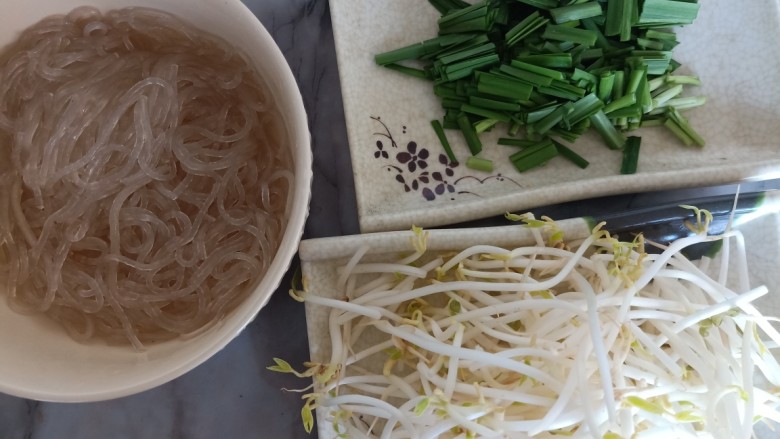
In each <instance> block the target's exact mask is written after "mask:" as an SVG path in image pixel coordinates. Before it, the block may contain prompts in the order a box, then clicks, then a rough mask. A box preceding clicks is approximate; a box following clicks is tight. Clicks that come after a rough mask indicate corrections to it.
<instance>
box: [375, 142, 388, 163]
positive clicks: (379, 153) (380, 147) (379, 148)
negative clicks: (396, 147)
mask: <svg viewBox="0 0 780 439" xmlns="http://www.w3.org/2000/svg"><path fill="white" fill-rule="evenodd" d="M384 148H385V144H384V143H382V141H381V140H377V141H376V151H374V158H375V159H378V158H379V157H382V158H383V159H388V158H390V156H389V155H388V154H387V151H385V149H384Z"/></svg>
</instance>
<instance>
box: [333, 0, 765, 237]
mask: <svg viewBox="0 0 780 439" xmlns="http://www.w3.org/2000/svg"><path fill="white" fill-rule="evenodd" d="M330 7H331V14H332V18H333V27H334V34H335V40H336V48H337V56H338V63H339V71H340V75H341V86H342V90H343V92H342V93H343V97H344V106H345V112H346V118H347V129H348V134H349V143H350V152H351V157H352V165H353V173H354V178H355V189H356V193H357V203H358V215H359V218H360V227H361V230H362V231H363V232H370V231H385V230H402V229H406V228H408V227H409V226H410V225H412V224H415V225H418V226H426V227H429V226H434V225H443V224H453V223H457V222H462V221H466V220H472V219H477V218H483V217H487V216H492V215H496V214H501V213H503V212H505V211H515V210H520V209H527V208H530V207H534V206H540V205H546V204H551V203H557V202H563V201H570V200H574V199H582V198H589V197H595V196H600V195H608V194H616V193H627V192H638V191H647V190H655V189H668V188H674V187H684V186H687V187H691V186H703V185H714V184H721V183H729V182H735V181H740V180H746V179H759V178H769V177H771V176H773V175H778V172H779V171H780V152H779V151H778V150H777V144H776V143H777V139H780V123H777V122H778V120H780V105H778V104H777V103H778V102H780V45H778V44H776V41H777V40H778V38H780V18H779V17H780V15H779V13H778V9H779V6H778V1H777V0H753V1H751V2H749V4H748V3H745V2H734V1H730V0H708V1H704V2H701V10H700V12H699V17H698V18H697V20H696V22H695V23H694V25H692V26H689V27H686V28H683V29H680V31H679V34H678V35H679V39H680V40H681V44H680V46H678V47H677V48H676V49H675V59H677V60H678V61H680V62H681V63H682V64H683V66H684V67H683V71H684V72H686V73H689V74H695V75H698V76H700V77H701V80H702V82H703V85H702V86H701V87H700V88H699V90H697V91H696V93H695V94H701V95H704V96H706V97H707V99H708V102H707V104H706V105H705V106H704V107H701V108H697V109H694V110H691V111H690V112H688V113H687V114H688V117H689V119H690V121H691V123H692V124H693V126H694V127H695V128H696V130H697V131H698V132H700V133H701V134H702V135H703V136H704V137H705V138H706V140H707V146H706V147H704V148H703V149H699V148H686V147H683V146H682V144H681V143H680V142H679V141H678V140H677V139H675V138H673V137H672V136H671V135H670V134H668V133H667V132H666V130H665V129H663V128H648V129H644V130H641V131H640V132H639V134H640V135H641V136H642V153H641V156H640V162H639V169H638V172H637V174H635V175H630V176H621V175H619V167H620V160H621V156H620V154H619V153H616V152H615V151H610V150H608V149H607V148H605V147H604V146H603V145H602V142H601V140H600V139H598V138H597V137H596V136H595V135H592V133H591V135H589V136H585V137H582V138H580V139H579V140H578V141H577V142H576V144H574V146H573V149H575V150H576V151H577V152H578V153H580V155H582V156H584V157H585V158H586V159H588V160H589V161H590V163H591V164H590V166H589V167H588V168H587V169H586V170H581V169H579V168H577V167H576V166H574V165H573V164H571V163H569V162H568V161H566V160H565V159H562V158H556V159H553V160H552V161H550V162H549V163H548V164H547V165H546V166H544V167H543V168H540V169H536V170H532V171H530V172H526V173H523V174H520V173H518V172H517V171H516V170H514V168H512V166H511V164H510V163H509V161H508V159H507V156H508V155H510V154H511V152H512V151H510V150H509V149H508V148H507V147H503V146H498V145H496V144H495V139H496V138H497V137H499V134H500V133H501V132H503V131H505V130H504V129H497V130H494V133H491V134H490V135H488V136H485V137H484V138H483V143H484V144H485V149H484V151H483V153H482V155H483V156H484V157H486V158H489V159H492V160H493V162H494V163H495V165H496V167H495V171H494V172H493V173H491V174H486V173H480V172H476V171H472V170H470V169H468V168H466V167H465V166H464V165H463V164H461V165H459V166H455V165H454V164H452V163H450V162H449V161H447V160H446V157H444V156H443V155H442V151H443V150H442V148H441V146H440V143H439V141H438V139H437V138H436V136H435V135H434V133H433V131H432V129H431V127H430V121H431V120H433V119H441V117H442V115H443V111H442V110H441V107H440V105H439V102H438V100H437V98H436V97H435V96H434V95H433V92H432V89H431V85H430V83H429V82H428V81H423V80H419V79H416V78H411V77H408V76H406V75H402V74H400V73H397V72H394V71H391V70H388V69H385V68H381V67H378V66H377V65H375V64H374V61H373V57H374V55H375V54H377V53H381V52H384V51H387V50H392V49H395V48H398V47H401V46H405V45H408V44H412V43H416V42H419V41H422V40H424V39H427V38H431V37H434V36H435V33H436V24H435V23H436V19H437V18H438V13H437V11H436V10H435V9H434V8H433V7H431V6H430V5H429V4H428V2H427V1H425V0H393V1H387V0H363V1H359V2H357V1H352V0H331V2H330ZM591 131H592V130H591ZM447 135H448V138H449V140H450V142H451V143H452V144H453V148H454V150H455V153H456V156H457V157H458V158H459V159H460V160H461V161H465V158H466V157H467V156H468V150H467V148H466V146H465V143H464V142H463V141H462V138H461V135H460V133H457V132H455V131H448V132H447Z"/></svg>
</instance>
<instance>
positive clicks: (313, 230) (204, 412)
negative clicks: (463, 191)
mask: <svg viewBox="0 0 780 439" xmlns="http://www.w3.org/2000/svg"><path fill="white" fill-rule="evenodd" d="M214 1H217V0H214ZM245 2H246V3H247V5H248V6H249V7H250V8H251V9H252V11H253V12H254V13H255V14H256V15H257V16H258V17H259V18H260V20H261V21H262V22H263V23H264V24H265V26H266V27H267V28H268V30H269V31H270V32H271V34H272V35H273V36H274V38H275V39H276V41H277V43H278V44H279V46H280V47H281V49H282V51H283V52H284V54H285V56H286V58H287V60H288V62H289V63H290V66H291V68H292V70H293V72H294V74H295V76H296V78H297V79H298V84H299V86H300V88H301V92H302V94H303V98H304V103H305V105H306V107H307V110H308V113H309V122H310V128H311V132H312V137H313V142H312V148H313V150H314V159H315V163H314V166H315V169H314V185H313V197H312V205H311V215H310V218H309V221H308V223H307V227H306V233H305V237H307V238H315V237H326V236H339V235H347V234H354V233H357V232H358V223H357V213H356V207H355V188H354V185H353V180H352V170H351V165H350V161H349V151H348V147H347V135H346V128H345V123H344V112H343V106H342V100H341V89H340V86H339V79H338V70H337V66H336V56H335V50H334V46H333V35H332V28H331V20H330V14H329V10H328V2H327V0H308V1H306V0H245ZM779 185H780V184H778V182H773V183H772V184H770V185H767V184H764V183H758V184H755V185H753V186H754V189H757V190H761V189H767V188H770V187H771V188H777V187H778V186H779ZM730 190H733V187H729V188H725V189H716V190H714V192H723V191H730ZM707 193H713V190H705V191H702V190H697V189H686V190H683V191H673V192H660V193H659V192H656V193H648V194H639V195H623V196H614V197H606V198H601V199H594V200H588V201H584V202H577V203H567V204H562V205H557V206H550V207H546V208H540V209H535V212H541V213H546V214H549V215H551V216H553V217H554V218H558V219H563V218H566V217H573V216H581V215H588V214H591V215H592V214H595V212H596V211H600V212H603V213H609V212H617V211H621V210H624V209H627V208H634V207H638V206H643V205H647V204H655V203H661V202H665V201H669V200H686V199H688V198H690V197H695V196H700V195H704V194H707ZM498 223H502V221H501V220H500V219H492V220H483V221H477V222H473V223H471V224H470V225H494V224H498ZM504 224H505V223H504ZM294 264H297V262H295V263H294ZM288 286H289V274H288V276H287V278H285V280H283V283H282V286H281V287H280V289H279V291H278V292H277V294H276V295H275V296H274V297H273V298H272V299H271V301H270V303H269V304H268V306H267V307H266V308H265V309H263V310H262V311H261V312H260V314H259V315H258V317H257V319H256V320H255V321H254V322H253V323H252V324H251V325H250V326H249V327H248V328H247V330H246V331H244V333H243V334H241V335H240V336H239V337H238V338H236V339H235V340H234V341H233V342H232V343H231V344H230V345H228V346H227V348H225V349H224V350H223V351H222V352H220V353H219V354H217V355H216V356H215V357H213V358H212V359H211V360H209V361H207V362H206V363H204V364H203V365H201V366H199V367H198V368H196V369H195V370H193V371H191V372H190V373H188V374H186V375H184V376H183V377H181V378H179V379H177V380H175V381H173V382H170V383H168V384H166V385H163V386H161V387H158V388H156V389H153V390H149V391H147V392H144V393H141V394H138V395H134V396H130V397H127V398H122V399H118V400H113V401H106V402H100V403H89V404H55V403H46V402H36V401H29V400H24V399H19V398H15V397H12V396H7V395H3V394H0V439H93V438H94V439H106V438H111V439H124V438H127V439H147V438H149V439H152V438H153V439H168V438H169V439H212V438H214V439H222V438H225V439H245V438H247V439H248V438H260V439H265V438H269V439H286V438H309V437H311V438H314V437H316V434H314V433H312V435H307V434H306V433H305V432H304V431H303V428H302V426H301V423H300V399H299V395H298V394H296V393H288V392H283V391H281V390H280V389H281V388H283V387H287V388H296V387H301V385H302V384H303V383H302V382H301V381H299V380H296V379H290V378H289V377H287V376H284V375H279V374H275V373H272V372H269V371H267V370H266V369H265V368H266V366H268V365H270V364H272V358H273V357H282V358H285V359H287V360H289V361H290V362H291V363H293V364H298V365H299V364H300V363H301V362H303V361H305V360H306V359H308V344H307V337H306V324H305V315H304V308H303V306H302V305H301V304H299V303H297V302H295V301H293V300H291V299H290V298H289V296H288V295H287V294H286V291H287V288H288Z"/></svg>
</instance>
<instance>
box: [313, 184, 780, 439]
mask: <svg viewBox="0 0 780 439" xmlns="http://www.w3.org/2000/svg"><path fill="white" fill-rule="evenodd" d="M695 201H696V202H697V204H698V205H699V206H700V207H702V208H707V209H709V210H711V211H712V212H713V214H714V215H715V221H714V222H713V224H712V226H711V227H710V230H711V231H713V232H715V233H720V232H722V231H724V230H725V228H726V226H727V224H729V222H730V221H731V223H732V224H734V227H735V228H737V229H739V230H741V231H742V233H743V234H744V237H745V245H746V248H747V251H748V268H749V274H750V285H751V286H752V287H756V286H758V285H766V286H767V287H768V288H769V291H770V294H769V295H767V296H764V297H763V298H761V299H759V301H757V302H756V305H757V306H758V308H759V309H760V310H762V312H763V313H764V314H766V315H775V316H776V315H778V314H779V313H780V296H778V295H777V294H772V293H774V292H776V291H777V289H778V288H780V272H778V271H777V270H776V265H777V260H780V213H779V212H780V194H778V193H777V192H773V193H769V195H768V196H766V197H764V196H758V197H755V196H749V197H745V198H744V199H743V200H742V201H741V202H740V204H739V206H738V208H737V209H736V210H735V212H736V213H735V215H734V218H733V220H730V218H731V208H730V207H728V208H726V206H730V205H731V203H732V202H731V200H729V199H728V198H727V197H718V198H713V199H709V200H705V199H700V200H695ZM640 217H641V218H643V220H644V221H643V222H642V224H639V223H638V222H637V219H638V218H640ZM686 219H690V211H687V210H684V209H681V208H680V207H671V206H663V207H660V208H653V209H640V210H636V211H630V212H625V213H623V214H619V215H610V216H609V217H608V218H575V219H569V220H563V221H559V222H558V223H559V225H560V226H561V230H563V231H564V233H565V236H566V237H567V239H570V240H577V239H581V238H584V237H587V236H588V235H589V234H590V230H591V227H592V225H593V224H594V223H597V222H601V221H602V220H606V221H608V223H607V226H606V228H607V229H608V230H610V231H611V232H613V233H619V236H621V237H623V239H630V236H632V234H633V233H635V232H638V231H642V232H643V233H645V235H646V236H647V237H648V238H649V239H653V240H655V241H656V242H665V241H664V240H667V239H668V240H671V239H676V238H679V237H682V236H686V235H687V234H689V233H690V231H689V230H688V229H687V228H686V227H685V226H684V221H685V220H686ZM429 232H430V235H429V240H428V246H427V249H428V251H429V252H437V251H458V250H461V249H463V248H466V247H470V246H473V245H476V244H486V245H495V246H501V247H505V248H511V247H512V246H515V247H517V246H521V245H529V244H531V243H532V237H531V234H530V232H529V230H528V229H527V228H524V227H522V226H516V225H513V226H503V227H487V228H472V229H440V230H430V231H429ZM411 237H412V233H411V232H409V231H399V232H382V233H370V234H364V235H357V236H346V237H336V238H321V239H313V240H305V241H303V242H302V243H301V247H300V253H299V254H300V257H301V262H302V268H303V276H304V277H305V278H306V279H307V281H308V286H309V291H312V292H314V293H316V294H318V295H322V296H328V297H333V298H337V297H341V296H342V295H343V293H342V292H340V291H339V290H338V287H337V277H338V275H337V268H338V267H342V266H344V264H346V262H347V261H348V260H349V258H350V257H351V256H352V255H353V254H354V253H355V252H356V251H358V249H361V248H362V247H366V246H368V247H369V248H370V250H369V251H368V253H367V254H366V255H365V256H364V258H372V257H376V256H381V255H383V254H384V255H390V254H391V255H398V254H400V253H403V252H409V251H410V250H411V244H410V242H409V240H410V238H411ZM627 237H628V238H627ZM666 242H668V241H666ZM716 249H717V248H713V247H710V248H706V247H705V248H699V249H697V250H696V251H695V253H699V254H700V253H701V252H704V253H707V254H714V252H716V251H717V250H716ZM689 257H691V258H692V259H696V257H694V256H691V255H690V254H689ZM385 260H386V259H385ZM328 314H329V311H328V309H326V308H324V307H322V306H316V305H309V304H307V305H306V319H307V325H308V336H309V348H310V354H311V360H312V361H314V362H319V363H327V362H328V361H329V358H330V352H331V342H330V336H329V329H328ZM382 341H384V340H372V342H375V343H380V342H382ZM374 366H376V367H377V369H376V370H375V372H377V373H381V369H382V364H381V363H380V364H376V365H374ZM317 419H318V434H319V437H320V439H331V438H336V434H335V433H334V430H333V426H332V423H331V422H330V420H331V419H330V416H329V414H328V413H327V410H326V409H324V408H319V409H317ZM764 427H765V426H763V425H760V426H758V427H756V430H757V436H756V437H758V438H759V439H769V438H770V437H775V435H774V434H775V433H773V432H768V431H765V428H764Z"/></svg>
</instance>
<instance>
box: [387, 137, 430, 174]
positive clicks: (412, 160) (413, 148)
mask: <svg viewBox="0 0 780 439" xmlns="http://www.w3.org/2000/svg"><path fill="white" fill-rule="evenodd" d="M429 155H430V154H429V153H428V150H427V149H425V148H420V151H419V152H418V151H417V142H414V141H412V142H409V143H407V144H406V151H402V152H399V153H398V154H397V155H396V156H395V158H396V160H398V162H399V163H401V164H404V165H406V167H407V168H408V169H409V172H414V171H416V170H417V168H418V167H419V168H420V169H425V168H427V167H428V162H427V161H426V160H427V159H428V157H429Z"/></svg>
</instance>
